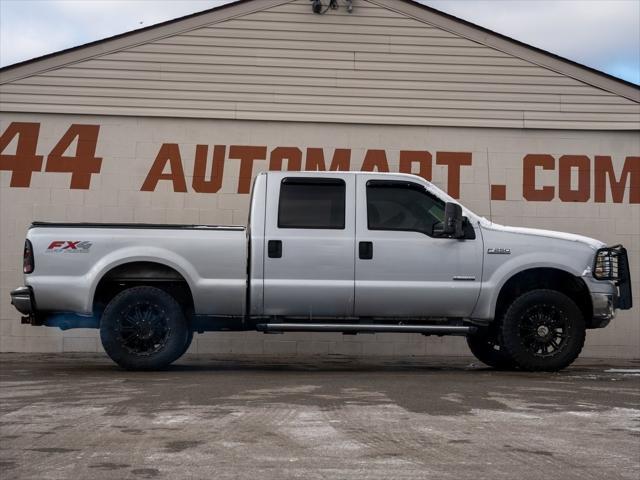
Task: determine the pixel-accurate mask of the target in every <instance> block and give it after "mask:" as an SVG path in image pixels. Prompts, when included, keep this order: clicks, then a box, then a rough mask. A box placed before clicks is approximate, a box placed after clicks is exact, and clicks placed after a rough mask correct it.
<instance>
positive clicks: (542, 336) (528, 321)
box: [520, 304, 570, 358]
mask: <svg viewBox="0 0 640 480" xmlns="http://www.w3.org/2000/svg"><path fill="white" fill-rule="evenodd" d="M569 330H570V328H569V318H568V317H567V314H566V313H565V312H564V311H562V310H561V309H559V308H558V307H556V306H554V305H546V304H543V305H534V306H532V307H529V308H528V309H527V310H526V311H525V312H524V314H523V315H522V321H521V322H520V338H521V339H522V344H523V345H524V347H525V348H526V349H527V351H528V352H529V353H530V354H532V355H534V356H536V357H540V358H549V357H553V356H556V355H558V354H559V353H560V352H561V351H562V350H564V348H565V347H566V346H567V343H568V342H569Z"/></svg>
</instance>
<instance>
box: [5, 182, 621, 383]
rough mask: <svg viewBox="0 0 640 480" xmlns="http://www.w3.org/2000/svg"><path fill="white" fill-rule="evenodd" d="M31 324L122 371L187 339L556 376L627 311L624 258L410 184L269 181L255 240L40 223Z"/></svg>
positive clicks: (234, 233)
mask: <svg viewBox="0 0 640 480" xmlns="http://www.w3.org/2000/svg"><path fill="white" fill-rule="evenodd" d="M24 274H25V276H24V277H25V284H26V286H24V287H20V288H18V289H16V290H14V291H13V292H11V299H12V303H13V305H15V307H16V308H17V309H18V310H19V311H20V312H22V313H23V314H24V315H25V317H23V319H22V321H23V323H27V324H31V325H45V326H53V327H60V328H62V329H67V328H99V329H100V338H101V340H102V345H103V346H104V349H105V351H106V352H107V354H108V355H109V356H110V357H111V358H112V359H113V360H114V361H115V362H117V363H118V364H119V365H121V366H122V367H124V368H127V369H157V368H162V367H165V366H167V365H169V364H170V363H171V362H173V361H175V360H176V359H178V358H179V357H180V356H181V355H182V354H183V353H184V352H185V351H186V350H187V348H188V347H189V345H190V343H191V340H192V338H193V333H194V332H205V331H221V330H254V331H255V330H258V331H262V332H265V333H272V332H278V333H280V332H292V331H298V332H342V333H344V334H358V333H372V332H413V333H419V334H424V335H465V336H466V337H467V341H468V344H469V347H470V348H471V351H472V352H473V354H474V355H475V356H476V357H477V358H478V359H480V360H481V361H482V362H484V363H486V364H488V365H490V366H492V367H495V368H501V369H511V368H518V369H522V370H547V371H552V370H558V369H562V368H564V367H566V366H568V365H569V364H571V362H573V361H574V360H575V359H576V357H577V356H578V355H579V353H580V351H581V349H582V347H583V345H584V341H585V332H586V329H591V328H602V327H604V326H606V325H607V324H608V323H609V321H610V320H611V319H612V318H613V317H614V315H615V311H616V309H629V308H631V306H632V299H631V281H630V278H629V266H628V259H627V253H626V250H625V249H624V248H623V247H622V246H620V245H617V246H613V247H606V246H605V244H603V243H602V242H599V241H597V240H594V239H591V238H587V237H582V236H578V235H572V234H566V233H559V232H552V231H545V230H534V229H526V228H512V227H504V226H501V225H497V224H494V223H492V222H490V221H488V220H486V219H484V218H482V217H479V216H477V215H475V214H474V213H472V212H471V211H469V210H467V209H465V208H463V207H461V206H460V205H459V204H458V203H457V202H456V201H455V200H454V199H452V198H451V197H449V196H448V195H447V194H446V193H445V192H443V191H441V190H440V189H438V188H437V187H435V186H434V185H432V184H431V183H429V182H427V181H425V180H423V179H422V178H420V177H417V176H413V175H403V174H387V173H365V172H322V173H320V172H269V173H263V174H260V175H258V176H257V177H256V180H255V181H254V185H253V190H252V199H251V207H250V216H249V223H248V227H247V228H244V227H234V226H199V225H147V224H89V223H85V224H83V223H79V224H65V223H40V222H36V223H33V225H32V226H31V228H30V229H29V232H28V235H27V239H26V242H25V247H24Z"/></svg>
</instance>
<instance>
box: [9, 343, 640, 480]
mask: <svg viewBox="0 0 640 480" xmlns="http://www.w3.org/2000/svg"><path fill="white" fill-rule="evenodd" d="M0 374H1V377H0V382H1V383H0V398H1V403H0V449H1V450H0V478H2V480H9V479H12V478H21V479H22V478H33V479H35V478H37V479H93V480H99V479H107V478H109V479H113V478H115V479H145V478H158V479H161V478H168V479H172V478H176V479H187V478H189V479H190V478H196V479H200V478H201V479H215V480H224V479H232V478H233V479H236V478H241V479H243V478H250V479H252V480H257V479H259V480H271V479H273V480H283V479H289V478H300V479H305V480H307V479H349V480H351V479H385V480H387V479H390V480H401V479H415V478H420V479H422V478H433V479H438V480H440V479H474V480H476V479H483V478H491V479H509V480H511V479H514V478H517V479H523V480H524V479H535V480H540V479H541V478H542V479H544V478H553V479H555V478H562V479H563V480H569V479H581V480H587V479H597V480H601V479H618V478H621V479H634V480H637V479H638V478H640V362H638V361H636V362H633V361H631V362H630V361H626V362H625V361H615V363H612V362H606V361H589V360H581V361H578V362H577V363H576V364H575V365H574V366H573V367H571V368H569V369H567V370H565V371H563V372H561V373H557V374H549V373H539V374H530V373H517V372H511V373H509V372H495V371H492V370H489V369H486V368H484V367H483V366H482V365H480V364H478V363H477V362H474V361H473V360H471V359H460V358H458V359H456V358H422V359H419V360H415V359H408V360H406V361H399V360H397V359H396V360H389V359H352V358H345V357H337V358H334V357H321V358H302V359H301V358H299V357H296V358H292V357H289V358H287V357H278V358H265V357H259V358H257V357H241V358H240V357H233V358H226V359H225V358H221V357H204V356H197V357H196V356H187V357H186V358H184V359H182V360H181V361H180V362H178V363H177V364H176V365H175V366H173V367H172V368H171V369H170V370H168V371H165V372H155V373H132V372H125V371H122V370H120V369H119V368H117V367H116V366H115V365H114V364H112V363H111V362H110V361H109V360H108V359H107V358H106V357H103V356H100V355H22V354H3V355H0Z"/></svg>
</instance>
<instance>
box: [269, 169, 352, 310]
mask: <svg viewBox="0 0 640 480" xmlns="http://www.w3.org/2000/svg"><path fill="white" fill-rule="evenodd" d="M267 199H269V200H268V201H269V202H277V205H267V209H266V212H267V213H266V218H265V252H264V312H265V314H266V315H281V316H304V317H307V318H310V319H313V317H323V316H331V317H344V316H351V315H353V298H354V275H355V273H354V255H355V253H354V251H355V246H354V242H355V176H354V175H344V174H336V175H331V174H327V175H323V176H322V177H309V176H306V177H305V175H304V174H303V173H273V172H270V173H269V174H268V175H267Z"/></svg>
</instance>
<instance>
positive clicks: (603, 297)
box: [591, 293, 618, 321]
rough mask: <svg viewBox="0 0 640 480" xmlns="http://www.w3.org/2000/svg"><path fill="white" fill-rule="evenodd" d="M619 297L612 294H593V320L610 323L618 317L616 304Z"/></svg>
mask: <svg viewBox="0 0 640 480" xmlns="http://www.w3.org/2000/svg"><path fill="white" fill-rule="evenodd" d="M617 302H618V296H617V295H615V294H611V293H591V304H592V305H593V319H594V320H597V321H609V320H611V319H613V318H614V317H615V316H616V304H617Z"/></svg>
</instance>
